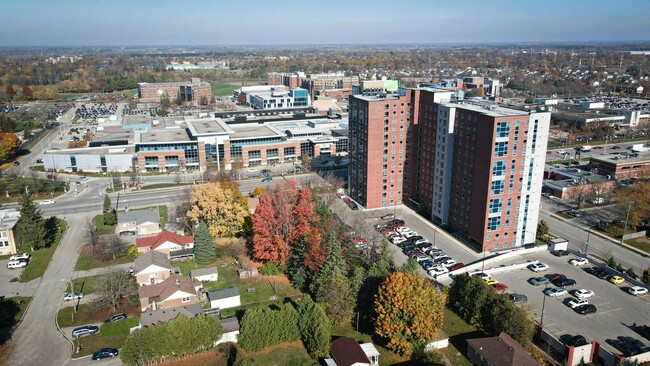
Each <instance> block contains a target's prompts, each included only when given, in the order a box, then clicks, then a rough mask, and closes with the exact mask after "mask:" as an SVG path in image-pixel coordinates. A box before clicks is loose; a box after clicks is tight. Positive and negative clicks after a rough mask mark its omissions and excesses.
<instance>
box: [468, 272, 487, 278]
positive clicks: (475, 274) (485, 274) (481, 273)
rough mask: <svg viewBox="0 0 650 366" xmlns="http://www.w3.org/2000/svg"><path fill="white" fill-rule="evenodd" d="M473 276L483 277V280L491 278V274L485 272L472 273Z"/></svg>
mask: <svg viewBox="0 0 650 366" xmlns="http://www.w3.org/2000/svg"><path fill="white" fill-rule="evenodd" d="M472 276H476V277H481V279H483V280H486V279H488V278H490V275H489V274H487V273H483V272H475V273H472Z"/></svg>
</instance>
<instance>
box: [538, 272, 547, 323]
mask: <svg viewBox="0 0 650 366" xmlns="http://www.w3.org/2000/svg"><path fill="white" fill-rule="evenodd" d="M547 288H548V283H547V284H545V285H544V291H542V294H543V295H542V296H544V300H542V318H541V319H540V320H539V326H540V327H542V326H544V307H545V306H546V289H547Z"/></svg>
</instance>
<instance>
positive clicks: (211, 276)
mask: <svg viewBox="0 0 650 366" xmlns="http://www.w3.org/2000/svg"><path fill="white" fill-rule="evenodd" d="M190 277H191V278H193V279H195V280H199V281H201V282H216V281H217V280H218V279H219V272H217V267H208V268H199V269H193V270H191V271H190Z"/></svg>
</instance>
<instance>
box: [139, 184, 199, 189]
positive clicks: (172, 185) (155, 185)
mask: <svg viewBox="0 0 650 366" xmlns="http://www.w3.org/2000/svg"><path fill="white" fill-rule="evenodd" d="M191 184H192V183H178V184H176V183H155V184H149V185H146V186H142V187H141V188H140V189H160V188H170V187H178V186H187V185H191Z"/></svg>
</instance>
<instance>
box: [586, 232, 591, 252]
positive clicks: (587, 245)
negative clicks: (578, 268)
mask: <svg viewBox="0 0 650 366" xmlns="http://www.w3.org/2000/svg"><path fill="white" fill-rule="evenodd" d="M589 236H591V227H589V229H588V230H587V243H586V245H585V257H586V256H587V251H588V250H589Z"/></svg>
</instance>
